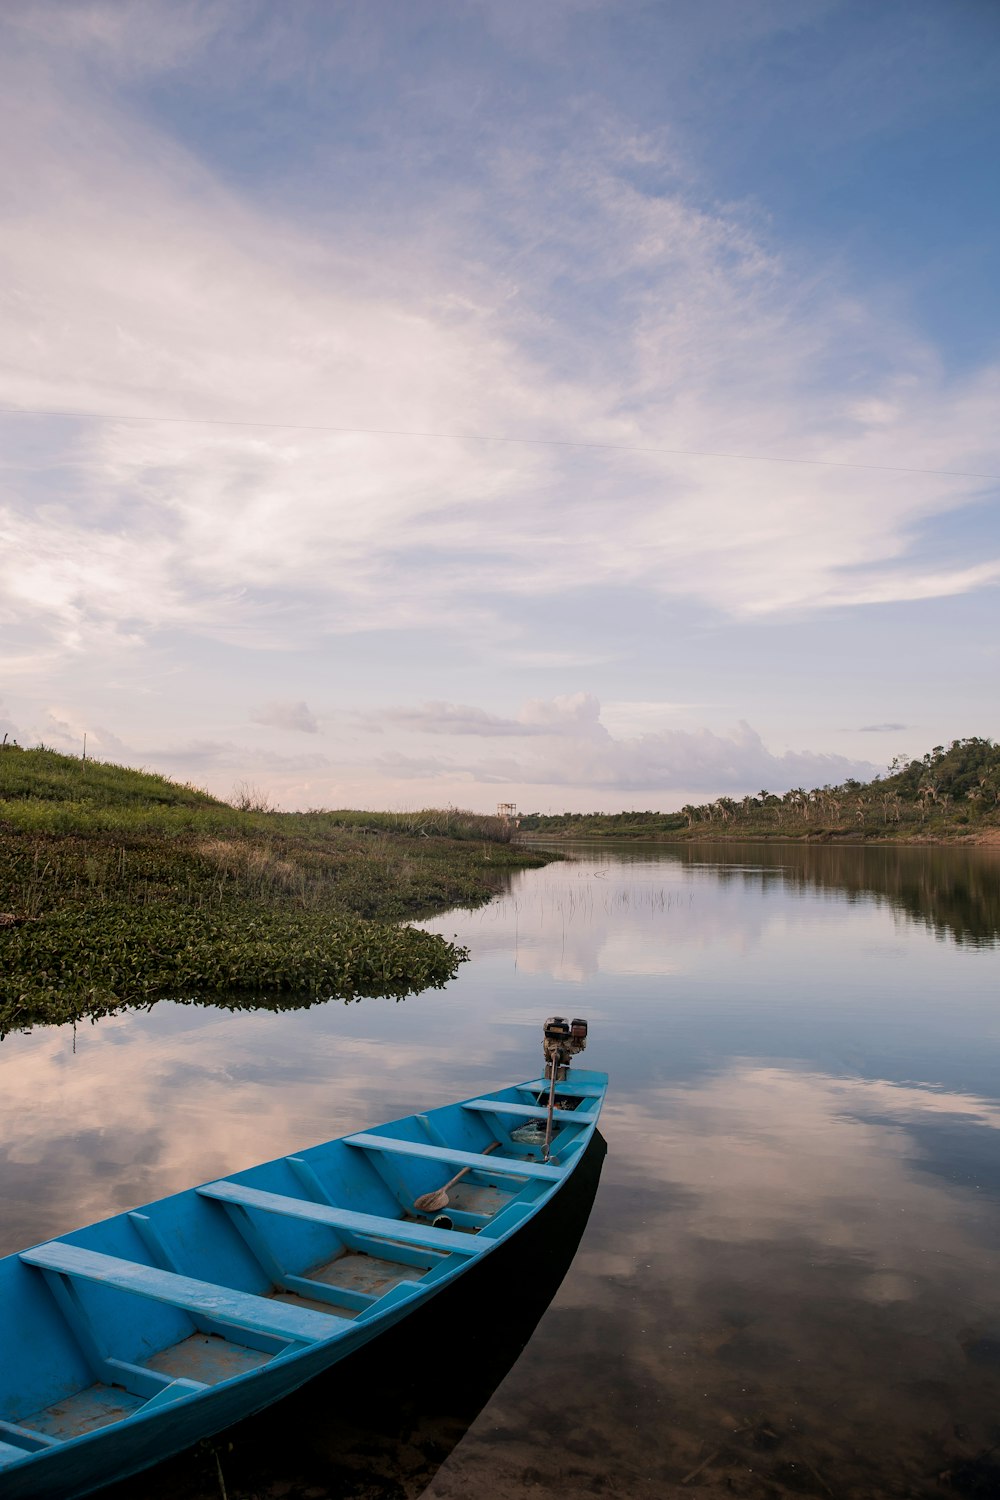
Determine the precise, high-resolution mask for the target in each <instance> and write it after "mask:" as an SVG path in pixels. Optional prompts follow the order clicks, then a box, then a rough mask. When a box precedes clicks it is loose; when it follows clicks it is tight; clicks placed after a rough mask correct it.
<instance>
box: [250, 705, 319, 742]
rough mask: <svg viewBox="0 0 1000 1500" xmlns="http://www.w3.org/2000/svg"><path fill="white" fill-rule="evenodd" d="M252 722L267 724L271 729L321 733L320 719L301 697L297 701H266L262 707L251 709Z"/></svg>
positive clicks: (300, 732)
mask: <svg viewBox="0 0 1000 1500" xmlns="http://www.w3.org/2000/svg"><path fill="white" fill-rule="evenodd" d="M250 722H251V723H252V724H266V725H267V726H268V727H269V728H271V729H293V730H295V731H297V732H298V733H299V734H318V733H319V721H318V719H317V718H316V715H315V714H314V713H313V712H312V710H311V709H310V708H309V707H308V705H307V704H305V703H303V701H302V700H301V698H300V699H299V701H298V702H297V703H293V702H291V701H282V702H277V703H265V704H263V705H262V706H261V707H260V708H255V709H253V710H252V711H251V714H250Z"/></svg>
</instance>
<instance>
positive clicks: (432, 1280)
mask: <svg viewBox="0 0 1000 1500" xmlns="http://www.w3.org/2000/svg"><path fill="white" fill-rule="evenodd" d="M559 1076H561V1075H560V1074H557V1077H559ZM606 1090H607V1075H606V1074H603V1073H595V1072H588V1071H583V1070H576V1069H574V1070H573V1072H572V1076H569V1075H566V1076H565V1077H564V1078H563V1079H562V1081H559V1082H557V1083H556V1084H555V1086H554V1096H555V1098H554V1103H555V1108H554V1111H553V1115H552V1123H553V1134H552V1139H551V1146H550V1149H549V1152H548V1158H547V1159H544V1158H545V1156H546V1153H545V1149H544V1124H545V1120H546V1115H547V1108H546V1106H547V1105H548V1104H549V1102H550V1082H549V1080H548V1079H540V1078H536V1079H532V1080H529V1081H527V1082H525V1083H522V1084H517V1085H514V1086H512V1087H509V1088H504V1089H499V1090H497V1091H496V1092H495V1093H491V1094H486V1095H480V1096H477V1097H476V1098H474V1099H466V1100H464V1101H462V1102H461V1103H459V1104H450V1105H445V1106H443V1107H442V1108H440V1109H435V1110H430V1111H429V1112H428V1113H426V1114H421V1115H410V1116H407V1117H406V1118H405V1119H401V1120H394V1121H392V1122H391V1123H389V1124H387V1125H380V1126H377V1127H376V1128H374V1129H372V1130H369V1131H364V1132H361V1133H359V1134H354V1135H348V1136H344V1137H342V1138H341V1139H339V1140H335V1141H329V1142H327V1143H325V1144H324V1145H319V1146H314V1147H312V1148H310V1149H309V1150H305V1151H302V1152H301V1153H300V1154H299V1155H296V1156H287V1157H282V1158H279V1159H277V1160H275V1161H271V1162H266V1163H264V1164H262V1165H260V1166H256V1167H251V1168H249V1169H248V1170H246V1171H243V1172H238V1173H235V1174H234V1175H233V1176H232V1177H228V1178H225V1179H222V1180H219V1181H215V1182H209V1183H204V1184H202V1185H201V1186H200V1187H197V1188H190V1189H188V1190H187V1191H185V1192H182V1193H176V1194H174V1195H173V1196H171V1197H169V1198H162V1199H160V1200H159V1201H158V1202H156V1203H150V1204H147V1205H146V1206H145V1207H143V1208H142V1209H138V1210H136V1211H134V1212H131V1213H123V1214H118V1215H116V1216H115V1217H114V1218H111V1219H105V1220H103V1221H102V1222H101V1223H98V1224H91V1225H89V1226H88V1227H87V1228H86V1229H79V1230H75V1231H74V1232H73V1233H71V1234H67V1235H64V1236H62V1237H61V1238H59V1239H55V1240H50V1241H48V1242H47V1243H45V1244H42V1245H36V1246H34V1247H33V1248H31V1249H29V1250H24V1251H22V1252H21V1253H20V1254H19V1255H10V1256H7V1257H6V1258H5V1259H2V1260H0V1299H2V1307H3V1322H2V1329H0V1497H2V1500H42V1497H46V1500H55V1497H59V1500H71V1497H75V1496H81V1495H86V1494H89V1493H91V1492H92V1491H94V1490H96V1489H99V1488H102V1487H103V1486H105V1485H108V1484H110V1483H112V1482H113V1481H115V1480H118V1479H122V1478H124V1477H125V1476H127V1475H129V1474H134V1473H137V1472H139V1471H140V1470H142V1469H144V1468H148V1467H150V1466H151V1465H153V1464H156V1463H158V1462H159V1461H160V1460H161V1459H164V1458H166V1457H167V1456H169V1455H170V1454H173V1453H177V1452H180V1451H181V1450H182V1449H185V1448H188V1447H190V1446H191V1445H192V1444H194V1443H196V1442H198V1441H200V1440H201V1439H203V1438H206V1437H210V1436H211V1435H212V1434H214V1433H217V1432H220V1431H222V1430H223V1429H224V1428H227V1427H229V1426H231V1425H233V1424H234V1423H236V1422H237V1421H240V1420H242V1419H243V1418H245V1417H247V1416H249V1415H251V1414H252V1413H253V1412H255V1411H259V1410H261V1409H262V1408H263V1407H265V1406H269V1405H270V1404H271V1403H272V1402H274V1401H277V1400H279V1399H280V1398H281V1397H283V1396H285V1395H287V1394H289V1393H290V1392H291V1391H293V1390H296V1389H297V1388H298V1387H300V1386H302V1385H304V1384H305V1382H307V1381H308V1380H310V1379H311V1378H312V1377H313V1376H315V1375H317V1374H318V1373H319V1372H320V1371H322V1370H325V1369H327V1368H329V1367H330V1366H331V1365H333V1364H335V1363H336V1362H337V1361H338V1360H340V1359H343V1358H344V1357H345V1356H347V1355H349V1354H351V1353H352V1352H354V1351H355V1350H357V1349H358V1348H360V1347H361V1346H362V1345H363V1344H366V1343H368V1342H369V1341H370V1340H371V1339H373V1338H375V1337H376V1336H377V1335H378V1334H379V1333H380V1332H382V1331H383V1330H385V1329H387V1328H389V1327H391V1326H393V1325H394V1324H396V1323H398V1322H399V1321H400V1320H401V1319H403V1318H405V1317H406V1316H407V1314H408V1313H410V1312H412V1311H414V1310H415V1309H417V1308H418V1307H420V1306H422V1305H424V1304H425V1303H426V1302H427V1301H428V1300H429V1299H430V1298H431V1297H433V1296H434V1295H435V1293H436V1292H438V1291H440V1290H441V1289H443V1288H444V1287H446V1286H447V1285H449V1284H450V1283H451V1282H453V1281H454V1280H455V1278H457V1277H459V1276H461V1275H462V1274H463V1273H464V1272H466V1271H468V1270H469V1269H470V1267H472V1266H474V1265H476V1264H477V1263H478V1262H481V1261H482V1259H483V1257H485V1256H487V1255H489V1254H490V1252H491V1251H493V1250H495V1249H496V1248H497V1246H499V1245H501V1244H503V1243H505V1242H506V1241H508V1240H509V1239H510V1238H511V1236H512V1235H514V1234H516V1233H517V1231H518V1230H519V1229H520V1228H522V1227H523V1226H524V1225H525V1224H526V1223H527V1222H529V1221H530V1220H531V1219H532V1218H533V1217H534V1216H535V1215H536V1214H537V1213H538V1211H539V1210H540V1209H541V1208H542V1207H543V1206H544V1205H545V1204H547V1203H548V1202H549V1201H550V1200H551V1199H552V1198H553V1196H554V1195H555V1194H556V1193H557V1192H558V1191H559V1188H560V1187H561V1186H562V1184H563V1183H564V1182H565V1181H566V1180H567V1179H568V1177H569V1176H570V1174H571V1173H572V1172H573V1170H574V1168H575V1167H576V1165H577V1164H578V1162H579V1161H580V1160H581V1158H582V1156H583V1154H584V1152H585V1150H586V1148H587V1146H588V1144H589V1142H590V1140H591V1138H592V1136H593V1133H594V1130H595V1128H596V1125H597V1120H598V1115H599V1113H600V1109H601V1105H602V1103H603V1100H604V1095H605V1092H606ZM466 1169H467V1170H466ZM455 1172H462V1173H463V1176H462V1179H461V1181H460V1182H456V1183H455V1185H454V1187H451V1186H449V1189H448V1204H447V1210H446V1213H445V1214H440V1213H434V1212H433V1211H428V1212H425V1213H421V1212H420V1211H419V1210H418V1209H416V1208H415V1204H416V1203H417V1200H418V1199H420V1198H422V1197H426V1196H428V1195H430V1194H433V1193H435V1192H436V1190H437V1189H439V1188H441V1187H442V1180H443V1178H445V1177H450V1176H451V1175H452V1174H453V1173H455Z"/></svg>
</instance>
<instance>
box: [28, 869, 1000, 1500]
mask: <svg viewBox="0 0 1000 1500" xmlns="http://www.w3.org/2000/svg"><path fill="white" fill-rule="evenodd" d="M560 852H561V853H562V854H563V855H564V856H565V857H564V858H563V859H562V860H561V861H560V862H558V863H555V864H552V865H549V866H547V867H546V868H545V869H542V870H535V871H529V872H525V873H523V874H520V875H517V876H514V877H513V878H512V879H511V882H510V888H509V890H508V891H506V892H505V893H504V894H503V895H501V896H499V897H498V898H497V899H496V900H494V901H493V902H492V903H491V904H490V905H489V906H487V907H484V908H482V909H480V910H478V911H476V912H471V913H469V912H452V913H449V914H448V915H447V916H445V917H443V918H439V919H436V920H434V921H433V922H429V923H427V924H425V925H427V926H428V927H430V928H431V929H432V930H435V931H439V932H443V933H445V934H447V935H448V936H452V935H457V937H458V939H459V941H461V942H462V943H464V944H466V945H467V946H468V948H469V950H470V954H471V958H470V961H469V962H468V963H467V964H465V965H464V966H463V968H462V971H461V973H460V975H459V977H458V979H457V980H456V981H455V982H454V983H453V984H452V985H450V986H449V987H448V988H447V989H446V990H444V991H440V992H438V991H431V992H428V993H425V994H423V995H420V996H417V997H415V998H413V999H410V1000H407V1001H405V1002H402V1003H399V1004H395V1003H393V1002H391V1001H377V1000H369V1001H364V1002H362V1003H360V1004H355V1005H346V1006H345V1005H342V1004H339V1003H326V1004H319V1005H315V1006H312V1007H311V1008H309V1009H303V1010H293V1011H285V1012H277V1011H270V1010H268V1009H266V1008H261V1009H256V1010H250V1011H246V1010H244V1011H235V1012H230V1011H227V1010H224V1009H220V1008H218V1007H216V1006H201V1005H197V1004H184V1005H181V1004H174V1003H165V1002H161V1003H160V1004H159V1005H157V1006H155V1007H154V1008H152V1009H151V1010H150V1011H148V1012H129V1013H125V1014H122V1015H120V1016H114V1017H109V1018H106V1019H104V1020H101V1021H100V1022H98V1023H96V1024H93V1025H91V1024H85V1025H80V1026H77V1027H76V1028H72V1027H59V1028H41V1029H38V1030H36V1031H34V1032H33V1033H31V1034H29V1035H26V1036H10V1037H8V1038H7V1039H6V1040H5V1041H4V1042H3V1043H2V1044H0V1120H2V1136H0V1142H2V1144H0V1201H2V1205H3V1213H2V1224H0V1253H6V1252H9V1251H13V1250H17V1249H20V1248H22V1247H23V1246H24V1245H26V1244H29V1243H32V1242H34V1241H38V1240H42V1239H45V1238H48V1237H50V1236H52V1235H54V1234H58V1233H60V1232H62V1231H65V1230H69V1229H71V1228H74V1227H76V1226H77V1225H79V1224H81V1223H86V1222H88V1221H90V1220H92V1219H96V1218H101V1217H104V1216H106V1215H107V1214H109V1213H113V1212H117V1211H119V1210H121V1209H124V1208H129V1207H133V1206H135V1205H136V1204H139V1203H142V1202H144V1201H147V1200H149V1199H152V1198H156V1197H160V1196H162V1195H164V1194H166V1193H169V1192H172V1191H174V1190H177V1189H180V1188H184V1187H187V1186H190V1185H191V1184H192V1183H196V1182H200V1181H204V1180H206V1179H209V1178H212V1177H216V1176H221V1175H225V1174H227V1173H231V1172H232V1171H234V1170H236V1169H238V1168H240V1167H243V1166H246V1165H249V1164H251V1163H253V1162H255V1161H258V1160H261V1159H265V1158H269V1157H273V1156H276V1155H279V1154H281V1153H284V1152H292V1151H295V1150H296V1149H298V1148H300V1147H302V1146H304V1145H306V1144H309V1143H311V1142H313V1141H316V1140H321V1139H326V1138H328V1137H331V1136H335V1135H339V1134H341V1133H345V1132H348V1131H351V1130H355V1129H358V1128H361V1127H363V1126H365V1125H367V1124H372V1123H376V1122H378V1121H380V1120H383V1119H388V1118H392V1117H394V1116H396V1115H401V1114H407V1113H410V1112H412V1111H415V1110H419V1109H424V1108H429V1107H433V1106H434V1105H437V1104H441V1103H445V1102H447V1101H449V1100H451V1099H454V1098H461V1097H468V1096H470V1095H473V1094H475V1093H476V1092H479V1091H482V1090H486V1089H489V1088H492V1087H496V1086H498V1085H499V1084H500V1083H503V1082H510V1081H514V1080H517V1079H521V1078H525V1077H528V1076H531V1075H532V1074H534V1073H535V1072H536V1071H537V1070H538V1067H539V1063H540V1037H541V1023H542V1021H543V1020H544V1018H545V1016H546V1015H548V1014H552V1013H558V1014H562V1015H566V1016H585V1017H586V1018H587V1019H588V1020H589V1022H590V1043H589V1046H588V1050H587V1053H586V1056H585V1058H584V1059H583V1062H584V1065H585V1066H589V1067H594V1068H601V1069H606V1070H607V1071H608V1072H609V1073H610V1075H611V1091H610V1093H609V1096H608V1103H607V1106H606V1109H605V1113H604V1116H603V1118H602V1134H603V1137H604V1139H605V1141H606V1143H607V1153H606V1157H603V1152H600V1153H598V1154H596V1155H595V1156H594V1159H593V1160H592V1161H591V1162H590V1164H589V1172H590V1183H589V1188H588V1189H587V1190H586V1192H584V1189H583V1188H582V1187H581V1190H580V1191H581V1193H583V1194H584V1197H585V1198H586V1201H585V1202H583V1201H582V1200H581V1201H580V1202H578V1203H577V1204H576V1206H575V1208H574V1212H575V1213H576V1216H577V1217H576V1221H575V1224H574V1227H573V1228H572V1233H570V1230H569V1229H568V1228H567V1229H565V1231H563V1230H562V1229H561V1228H560V1226H559V1225H558V1223H550V1224H549V1225H548V1226H547V1227H545V1228H544V1232H543V1233H542V1234H541V1235H540V1236H539V1235H536V1237H535V1240H534V1242H532V1243H531V1244H530V1245H528V1246H527V1247H525V1249H524V1250H523V1252H521V1253H519V1255H518V1256H517V1257H514V1258H511V1257H508V1258H507V1260H506V1261H505V1262H504V1263H502V1264H501V1265H499V1266H498V1267H497V1269H496V1272H495V1274H494V1275H493V1279H492V1281H489V1280H483V1282H482V1283H481V1284H480V1285H478V1286H471V1287H470V1289H469V1293H468V1295H467V1296H466V1299H465V1301H464V1302H462V1303H460V1302H456V1301H454V1300H453V1302H452V1303H451V1304H450V1305H446V1306H444V1307H443V1308H442V1309H441V1310H440V1312H432V1315H431V1316H429V1318H428V1319H427V1320H425V1322H424V1324H423V1325H422V1326H421V1328H420V1329H419V1330H417V1331H416V1333H413V1334H412V1335H411V1336H410V1337H409V1343H405V1342H404V1343H402V1344H397V1346H395V1347H394V1348H393V1349H392V1350H391V1351H389V1354H390V1356H391V1357H389V1358H386V1359H383V1361H382V1364H381V1367H380V1365H379V1359H378V1355H377V1346H374V1348H373V1350H372V1351H371V1352H370V1355H369V1357H368V1359H369V1362H368V1364H367V1365H365V1366H363V1367H362V1366H359V1367H358V1369H357V1370H356V1371H353V1372H352V1374H351V1379H350V1381H349V1383H348V1384H347V1385H345V1384H344V1383H343V1382H341V1384H340V1386H336V1385H332V1386H326V1387H323V1388H322V1389H321V1390H320V1391H319V1392H317V1391H313V1392H312V1393H311V1394H307V1395H306V1396H304V1397H303V1398H301V1399H300V1400H299V1404H298V1405H297V1406H296V1405H294V1404H291V1403H286V1405H285V1407H284V1408H282V1409H280V1410H279V1411H278V1413H277V1415H276V1417H275V1418H274V1419H273V1420H272V1421H271V1423H270V1425H267V1424H261V1426H260V1428H259V1430H258V1431H257V1432H256V1433H255V1434H254V1435H252V1436H247V1435H245V1434H242V1435H241V1434H239V1433H238V1434H237V1435H236V1437H235V1439H234V1441H233V1443H232V1447H229V1446H224V1447H222V1448H220V1449H218V1450H212V1451H209V1450H207V1449H206V1450H205V1451H204V1452H202V1453H200V1454H197V1455H194V1456H192V1457H190V1458H188V1459H184V1460H178V1461H174V1462H172V1463H171V1464H170V1465H167V1466H164V1468H163V1469H162V1470H160V1471H154V1472H153V1473H152V1474H150V1475H147V1476H145V1477H143V1478H142V1479H141V1480H138V1481H135V1482H133V1483H132V1484H131V1485H129V1486H124V1487H120V1488H119V1489H118V1490H117V1491H116V1492H115V1495H116V1497H120V1500H125V1497H126V1496H127V1497H129V1500H133V1497H134V1500H138V1497H140V1496H150V1497H156V1500H161V1497H166V1496H168V1495H169V1496H171V1497H182V1500H188V1497H191V1500H203V1497H204V1500H207V1497H209V1496H212V1497H217V1496H219V1495H220V1493H221V1488H220V1486H221V1484H222V1483H225V1485H226V1492H227V1495H228V1500H241V1497H242V1500H250V1497H251V1496H253V1497H258V1500H278V1497H285V1500H321V1497H327V1496H330V1497H337V1500H348V1497H352V1500H353V1497H357V1500H361V1497H364V1500H376V1497H390V1500H415V1497H417V1496H424V1497H426V1500H467V1497H469V1496H472V1495H482V1494H489V1495H490V1496H491V1497H492V1500H508V1497H514V1496H518V1497H521V1496H532V1497H539V1500H545V1497H550V1496H559V1497H564V1496H577V1495H592V1494H595V1495H609V1496H629V1497H635V1500H646V1497H650V1500H652V1497H663V1496H668V1497H675V1496H676V1497H682V1496H686V1495H701V1496H711V1497H723V1496H725V1497H730V1496H734V1495H735V1496H745V1497H747V1500H778V1497H785V1496H797V1495H812V1496H818V1497H837V1500H841V1497H845V1500H846V1497H850V1500H855V1497H857V1500H880V1497H883V1496H884V1497H887V1500H888V1497H912V1500H932V1497H933V1500H938V1497H940V1500H945V1497H950V1500H955V1497H979V1496H996V1495H1000V853H997V852H994V851H989V850H979V849H967V848H961V849H893V848H891V847H882V848H869V849H863V848H839V849H830V848H802V847H798V846H789V847H786V848H782V847H776V846H767V847H760V848H756V847H750V846H738V845H733V846H731V847H728V846H719V845H715V846H705V847H700V848H699V847H695V846H657V847H653V846H641V847H640V846H635V847H627V848H624V847H622V846H614V847H612V846H609V845H600V846H584V845H578V846H572V847H566V848H564V849H562V850H561V851H560ZM601 1157H603V1160H602V1159H601ZM587 1194H589V1196H587ZM578 1196H579V1195H578ZM591 1203H592V1206H591ZM581 1234H582V1238H580V1236H581ZM560 1235H563V1236H564V1238H565V1240H566V1243H565V1245H563V1244H562V1241H561V1239H560ZM578 1241H579V1248H578V1249H577V1242H578ZM574 1251H575V1258H574ZM560 1257H562V1258H561V1259H560ZM557 1262H558V1264H557ZM564 1273H565V1274H564ZM560 1276H562V1277H563V1279H562V1281H561V1285H560V1284H559V1278H560ZM470 1281H471V1278H470ZM432 1306H433V1305H432ZM522 1345H524V1346H525V1347H524V1348H523V1352H521V1346H522ZM390 1365H391V1378H389V1374H388V1373H387V1372H388V1368H389V1366H390ZM380 1369H381V1371H382V1374H380ZM393 1382H395V1383H393ZM303 1402H304V1403H305V1404H303ZM352 1403H353V1404H352ZM304 1431H308V1434H309V1437H308V1441H305V1440H304V1439H303V1438H302V1434H303V1432H304ZM223 1476H224V1477H223Z"/></svg>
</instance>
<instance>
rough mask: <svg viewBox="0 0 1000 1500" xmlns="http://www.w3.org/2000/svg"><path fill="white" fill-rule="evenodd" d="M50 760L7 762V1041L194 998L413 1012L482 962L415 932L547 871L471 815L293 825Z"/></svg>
mask: <svg viewBox="0 0 1000 1500" xmlns="http://www.w3.org/2000/svg"><path fill="white" fill-rule="evenodd" d="M242 800H243V802H244V804H246V805H242V806H240V807H234V806H231V805H230V804H228V803H226V802H222V801H220V800H218V799H217V798H214V797H211V796H209V795H208V793H206V792H203V791H200V790H199V789H197V788H195V787H190V786H181V785H178V784H177V783H176V782H172V781H168V780H167V779H166V778H165V777H161V776H156V775H152V774H149V773H147V772H143V771H134V770H131V769H129V768H127V767H123V766H114V765H108V764H105V763H103V762H99V761H92V760H91V761H80V760H76V759H74V758H72V757H70V756H65V755H59V754H57V753H55V752H54V751H51V750H46V749H35V750H22V749H20V748H18V747H17V746H5V747H4V748H3V749H0V1035H3V1034H5V1033H6V1032H8V1031H10V1030H12V1029H27V1028H30V1027H31V1026H34V1025H40V1024H46V1023H52V1022H60V1021H70V1020H77V1019H80V1018H83V1017H87V1016H90V1017H96V1016H99V1015H103V1014H106V1013H108V1012H109V1011H111V1010H114V1009H116V1008H118V1007H121V1006H128V1005H137V1004H148V1003H152V1002H153V1001H155V1000H156V999H158V998H163V997H165V996H167V997H170V998H172V999H176V1000H182V1001H183V1000H197V1001H199V1002H204V1001H208V1000H212V999H215V1000H216V1001H217V1003H220V1004H226V1005H232V1006H238V1005H240V1004H245V1003H248V1002H251V1001H252V1003H254V1004H260V1003H261V1001H262V1000H264V1001H265V1003H268V1004H272V1005H279V1006H280V1005H297V1004H308V1003H310V1002H311V1001H313V1000H316V999H320V998H340V999H343V1000H345V1001H347V1000H357V999H360V998H361V997H363V996H375V995H388V996H394V997H396V998H397V999H398V998H402V997H403V996H405V995H409V994H413V993H416V992H417V991H419V990H422V989H426V988H428V987H430V986H437V987H440V986H441V985H444V984H446V983H447V982H448V980H449V979H451V978H453V977H454V975H455V973H456V971H457V969H458V966H459V964H460V963H461V961H462V959H463V957H464V956H465V955H464V951H463V950H462V949H460V948H458V947H456V946H455V945H454V944H452V943H449V942H446V941H445V940H444V939H442V938H440V937H436V936H433V935H432V934H429V933H425V932H421V931H419V930H417V929H415V928H413V927H410V926H407V925H406V923H405V919H406V918H408V917H409V918H416V917H421V916H427V915H430V914H431V913H433V912H438V911H443V910H446V909H447V908H448V907H450V906H460V905H461V906H474V905H477V904H478V903H480V902H482V901H485V900H487V899H488V898H489V897H490V896H491V895H492V894H493V893H494V892H495V891H496V890H497V889H499V888H500V886H501V885H502V883H503V877H504V875H505V873H506V872H508V871H511V870H514V869H520V868H525V867H530V866H534V865H539V864H542V863H544V862H545V859H544V856H541V855H538V854H534V853H532V852H530V851H528V850H526V849H524V848H518V847H514V846H512V845H511V843H510V829H509V826H508V825H506V824H505V823H503V822H502V821H501V820H499V819H497V818H490V817H480V816H477V815H475V814H472V813H462V812H457V811H455V810H450V809H449V810H442V811H435V810H430V811H425V812H419V813H399V814H396V813H366V812H356V811H341V812H336V811H335V812H308V813H282V812H276V811H271V810H268V809H266V808H263V807H260V806H256V807H255V806H253V805H252V803H253V799H252V798H251V797H247V798H244V799H242Z"/></svg>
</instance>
